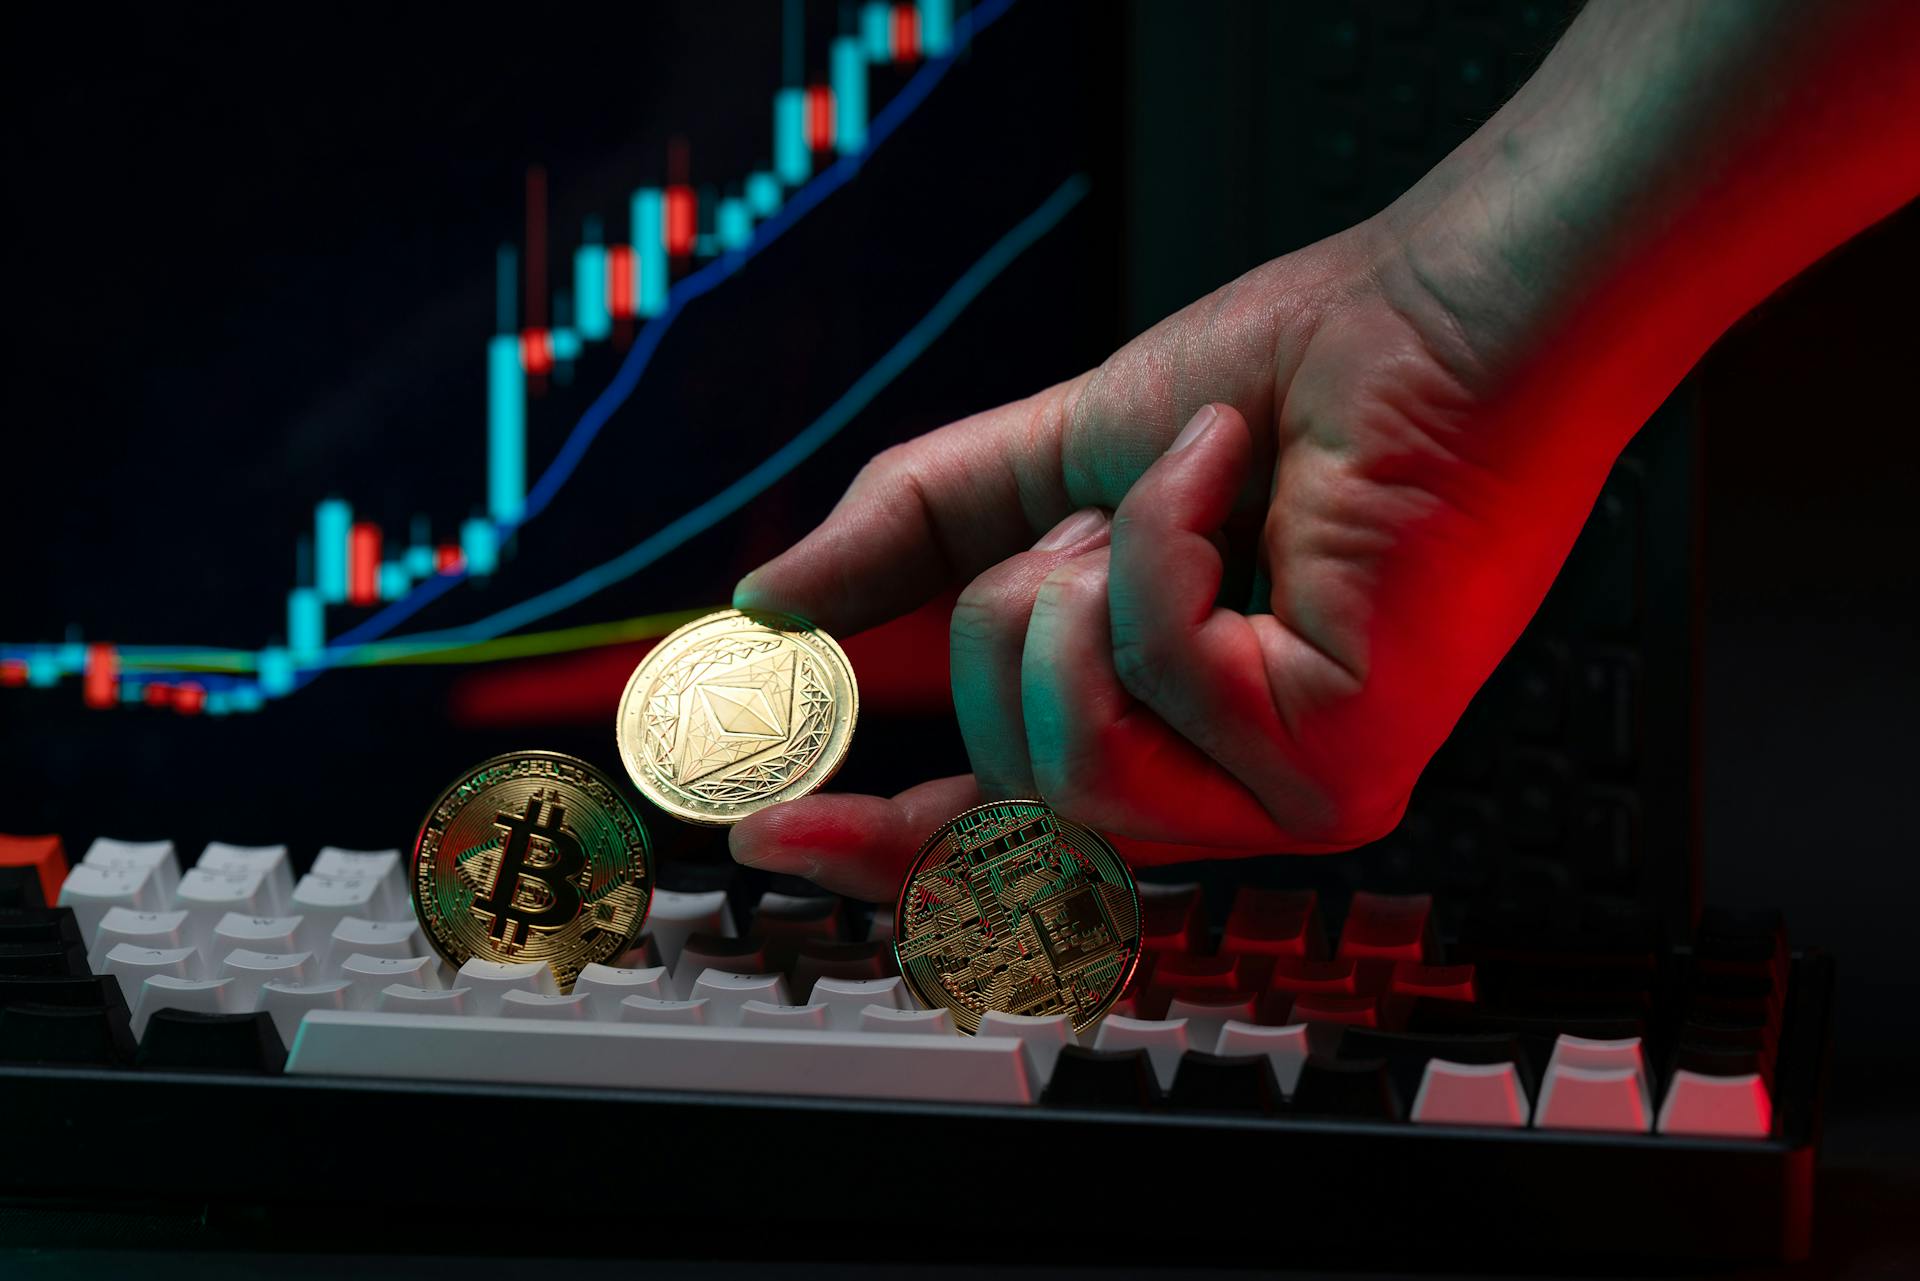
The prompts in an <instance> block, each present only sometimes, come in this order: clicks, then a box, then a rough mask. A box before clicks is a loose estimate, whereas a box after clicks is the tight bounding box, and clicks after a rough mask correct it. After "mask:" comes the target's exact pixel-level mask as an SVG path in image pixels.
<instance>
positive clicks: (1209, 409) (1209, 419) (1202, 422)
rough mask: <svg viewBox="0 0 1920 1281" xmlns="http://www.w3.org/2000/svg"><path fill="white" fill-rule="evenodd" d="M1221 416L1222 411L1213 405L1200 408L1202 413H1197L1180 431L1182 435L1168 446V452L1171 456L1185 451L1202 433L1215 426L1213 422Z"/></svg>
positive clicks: (1176, 437)
mask: <svg viewBox="0 0 1920 1281" xmlns="http://www.w3.org/2000/svg"><path fill="white" fill-rule="evenodd" d="M1219 416H1220V411H1219V410H1217V409H1215V408H1214V407H1213V406H1212V405H1202V406H1200V412H1198V413H1196V414H1195V415H1194V416H1193V418H1192V420H1191V421H1189V422H1188V423H1187V425H1186V426H1185V427H1182V428H1181V429H1180V434H1179V435H1178V436H1175V437H1174V438H1173V443H1172V444H1171V445H1168V446H1167V452H1168V453H1169V454H1171V453H1173V452H1174V451H1175V450H1178V449H1185V448H1186V447H1187V446H1188V445H1191V444H1192V443H1193V442H1194V441H1196V440H1198V439H1200V433H1201V432H1203V431H1205V430H1206V429H1207V428H1209V427H1211V426H1213V420H1214V419H1216V418H1218V417H1219Z"/></svg>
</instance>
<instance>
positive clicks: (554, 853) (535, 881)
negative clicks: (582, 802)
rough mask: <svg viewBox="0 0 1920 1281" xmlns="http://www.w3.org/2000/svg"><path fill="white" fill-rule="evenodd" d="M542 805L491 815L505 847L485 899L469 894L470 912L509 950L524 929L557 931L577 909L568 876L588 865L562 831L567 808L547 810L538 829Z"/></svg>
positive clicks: (577, 899)
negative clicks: (545, 820) (482, 919)
mask: <svg viewBox="0 0 1920 1281" xmlns="http://www.w3.org/2000/svg"><path fill="white" fill-rule="evenodd" d="M542 804H543V802H542V801H541V799H540V798H539V797H537V796H535V797H532V798H530V799H529V800H528V801H527V811H526V813H524V814H496V815H495V816H494V819H493V825H494V826H495V827H497V828H499V829H500V830H501V831H502V832H504V833H506V837H507V847H506V849H504V850H502V851H501V853H500V859H499V862H498V863H497V864H495V867H494V874H493V877H492V884H491V885H490V886H489V887H487V889H486V891H485V894H486V897H484V898H482V897H480V895H479V894H478V893H476V894H475V895H474V900H473V911H474V914H475V915H477V916H484V917H486V918H488V919H489V920H490V921H492V922H493V924H492V925H491V926H490V927H489V928H488V930H487V937H488V938H490V939H492V940H493V941H494V942H495V943H499V944H501V945H502V946H504V947H506V948H507V949H508V950H512V949H513V948H516V947H518V946H519V945H520V940H522V939H524V938H525V937H526V934H527V931H528V930H530V929H533V930H556V929H559V928H560V927H561V926H562V925H565V924H566V923H567V922H568V921H571V920H572V919H573V916H574V913H576V912H578V911H579V910H580V891H579V889H578V888H577V887H576V886H575V885H574V883H573V878H574V877H576V876H578V875H580V873H581V871H582V870H583V869H584V868H585V867H586V865H587V855H586V851H585V850H582V849H581V848H580V842H579V841H578V840H576V839H574V835H573V833H572V832H570V831H568V830H567V827H566V822H567V811H566V807H565V806H562V805H559V804H557V803H556V804H554V805H552V806H551V807H549V808H550V809H551V814H550V816H549V820H548V824H546V825H543V824H542V823H541V822H540V808H541V805H542ZM463 866H464V865H463Z"/></svg>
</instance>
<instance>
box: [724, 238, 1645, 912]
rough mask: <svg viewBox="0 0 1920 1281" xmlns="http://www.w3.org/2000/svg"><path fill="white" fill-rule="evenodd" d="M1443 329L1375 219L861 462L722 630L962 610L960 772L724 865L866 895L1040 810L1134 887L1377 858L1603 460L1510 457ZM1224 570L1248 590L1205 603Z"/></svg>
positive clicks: (1539, 447)
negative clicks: (1216, 873) (994, 803)
mask: <svg viewBox="0 0 1920 1281" xmlns="http://www.w3.org/2000/svg"><path fill="white" fill-rule="evenodd" d="M1446 320H1447V317H1446V316H1445V313H1444V312H1442V311H1441V310H1440V309H1439V308H1438V307H1437V306H1436V305H1435V303H1434V301H1433V299H1431V298H1430V297H1428V296H1426V295H1425V294H1424V293H1423V291H1422V290H1421V288H1420V286H1419V284H1418V282H1417V281H1416V280H1415V279H1414V277H1413V275H1412V274H1411V273H1410V272H1408V271H1407V270H1405V269H1404V264H1403V263H1402V262H1401V260H1400V259H1399V257H1398V255H1397V247H1396V245H1395V243H1394V241H1393V239H1392V236H1391V233H1390V232H1389V231H1388V229H1387V228H1386V227H1385V226H1384V225H1383V224H1381V223H1379V222H1374V223H1368V224H1364V225H1362V226H1361V227H1357V228H1355V229H1353V230H1352V231H1350V232H1348V233H1345V234H1343V235H1341V236H1338V237H1335V238H1333V239H1331V240H1328V241H1324V242H1322V243H1320V244H1318V245H1314V246H1311V247H1309V248H1308V249H1305V250H1302V251H1301V252H1299V253H1295V254H1292V255H1289V256H1287V257H1285V258H1281V259H1279V260H1276V261H1275V262H1272V263H1269V264H1267V265H1266V266H1264V267H1261V268H1259V269H1258V270H1256V271H1254V272H1252V273H1250V274H1248V275H1247V276H1245V277H1243V278H1241V279H1240V280H1238V281H1235V282H1234V283H1232V284H1230V285H1228V286H1226V287H1225V288H1223V289H1221V290H1219V291H1217V292H1216V293H1214V294H1212V295H1210V296H1209V297H1207V298H1204V299H1202V300H1200V301H1199V302H1197V303H1195V304H1194V305H1192V306H1190V307H1188V308H1186V309H1185V310H1183V311H1182V312H1180V313H1178V314H1177V315H1175V316H1173V317H1171V318H1169V319H1168V320H1167V321H1165V322H1163V323H1162V324H1160V325H1159V326H1157V327H1156V328H1154V329H1153V330H1151V331H1150V332H1148V333H1146V334H1144V335H1142V336H1141V337H1140V338H1138V339H1136V340H1135V341H1133V342H1132V343H1129V344H1128V345H1127V346H1125V347H1123V348H1122V349H1121V350H1120V351H1119V352H1117V353H1115V355H1114V356H1112V357H1111V358H1110V359H1108V360H1107V361H1106V362H1105V363H1104V364H1103V365H1102V366H1101V367H1100V368H1099V369H1097V370H1094V371H1092V372H1091V373H1089V374H1087V375H1085V376H1083V377H1081V378H1077V379H1074V380H1072V381H1070V382H1068V383H1064V384H1062V385H1060V386H1058V387H1055V388H1052V389H1050V390H1049V391H1046V392H1043V393H1041V394H1040V395H1037V396H1035V397H1032V398H1030V399H1028V400H1025V401H1021V402H1018V403H1016V404H1012V405H1008V406H1005V407H1003V408H1000V409H997V410H993V411H990V412H987V413H984V414H980V415H976V416H974V417H972V418H969V419H966V420H963V421H961V422H958V423H955V424H953V425H951V426H948V427H945V428H942V429H940V430H938V431H935V432H932V433H929V434H928V435H926V436H923V437H921V438H919V439H917V440H914V441H911V442H908V443H907V444H904V445H901V446H898V447H896V448H894V449H890V450H888V451H886V452H885V453H882V454H881V455H879V456H878V457H877V458H875V459H874V460H873V462H872V463H870V464H869V465H868V466H867V467H866V468H865V469H864V470H863V471H862V472H861V473H860V475H859V476H858V477H857V478H856V479H855V481H854V483H853V485H852V487H851V488H850V489H849V490H848V492H847V494H846V496H845V497H844V498H843V499H842V500H841V502H840V504H839V506H838V507H837V508H836V509H835V510H834V512H833V513H832V515H830V516H829V517H828V519H827V520H826V522H825V523H824V524H822V525H821V527H820V528H819V529H817V530H815V531H814V532H813V533H812V534H810V535H809V536H808V537H807V538H805V539H804V540H802V541H801V542H800V543H799V544H798V545H797V546H795V547H794V548H792V549H791V550H790V551H788V552H786V553H785V554H784V555H782V556H780V557H778V558H777V559H775V560H774V561H772V562H771V563H769V564H768V565H766V566H764V567H762V568H761V569H759V570H757V571H755V572H754V573H753V574H751V575H749V576H748V577H747V578H746V579H745V580H743V582H742V583H741V584H740V587H739V589H738V591H737V593H736V596H735V603H736V604H737V605H740V606H742V607H761V608H771V609H779V610H784V611H787V612H790V613H794V614H798V615H800V616H802V617H805V618H808V619H810V620H812V621H814V622H816V623H818V624H819V625H821V626H823V627H825V628H827V629H828V630H830V631H834V632H839V633H843V634H844V633H849V632H854V631H858V630H860V629H863V628H866V627H869V626H872V625H874V624H876V623H879V622H882V621H885V620H886V619H888V618H890V617H893V616H895V615H898V614H900V613H903V612H905V611H907V610H910V609H913V608H915V607H917V606H919V605H921V604H923V603H924V602H925V601H927V600H929V599H932V598H933V597H935V596H937V595H939V594H941V593H942V592H944V591H947V590H950V589H951V588H952V587H954V586H957V585H959V584H962V583H965V584H967V585H966V587H965V589H964V590H963V591H962V592H961V593H960V597H959V601H958V604H957V605H956V607H955V609H954V612H953V620H952V678H953V691H954V703H955V711H956V714H957V716H958V719H959V723H960V728H961V731H962V734H963V736H964V738H965V741H966V745H967V750H968V755H969V758H970V760H971V762H972V765H973V773H972V774H970V775H963V776H960V777H956V778H949V779H941V780H936V781H933V782H929V783H926V784H923V785H921V786H919V787H915V788H912V789H910V790H908V791H907V792H905V793H902V794H901V795H899V796H897V797H893V798H879V797H868V796H850V795H831V794H827V795H815V796H812V797H807V798H804V799H801V800H798V801H794V802H791V803H788V804H785V805H780V806H775V807H772V808H770V809H767V810H764V811H761V812H760V813H758V814H756V815H754V816H752V817H750V818H748V819H747V820H745V821H744V822H742V823H740V824H739V825H737V826H736V827H735V828H734V829H733V838H732V840H733V851H734V854H735V857H736V858H738V859H740V860H741V861H742V862H746V863H749V864H754V865H758V866H764V867H768V868H772V869H774V870H779V871H788V872H797V873H800V874H802V875H806V876H810V877H812V878H814V879H815V880H817V881H819V882H820V883H821V884H822V885H825V886H827V887H829V888H832V889H836V890H840V891H842V892H846V893H850V894H854V895H857V896H861V897H866V898H871V899H877V900H884V899H888V898H891V897H892V896H893V895H894V894H895V893H897V891H898V887H899V884H900V880H901V877H902V876H903V875H904V872H905V868H906V865H907V863H908V861H909V860H910V859H911V858H912V856H913V853H914V851H915V849H916V848H917V847H918V845H919V844H920V842H921V841H922V840H923V839H924V838H925V837H926V836H927V835H928V834H929V833H931V832H932V830H933V829H934V828H935V827H937V826H938V825H939V823H941V822H942V821H944V820H945V819H946V818H948V817H950V816H951V815H952V814H954V813H956V812H958V811H959V810H961V809H963V808H965V807H966V806H968V805H970V804H973V803H976V802H977V801H978V800H980V799H984V798H986V797H995V796H1038V797H1041V798H1044V799H1045V800H1047V801H1048V802H1049V803H1050V804H1052V805H1053V806H1054V807H1055V808H1056V809H1057V810H1058V811H1059V812H1060V813H1062V814H1063V815H1065V816H1067V817H1069V818H1072V819H1075V820H1077V821H1079V822H1083V823H1086V824H1088V825H1090V826H1093V827H1096V828H1099V829H1101V830H1102V831H1105V832H1107V833H1109V834H1111V835H1113V836H1114V837H1116V838H1117V839H1118V840H1119V842H1120V843H1121V844H1122V845H1123V847H1124V848H1125V851H1126V853H1127V854H1128V856H1129V858H1130V859H1131V860H1132V861H1133V862H1135V863H1136V864H1145V863H1154V862H1164V861H1170V860H1175V859H1179V858H1190V857H1206V856H1213V857H1218V856H1221V855H1223V854H1231V853H1254V852H1269V851H1293V852H1317V851H1327V850H1337V849H1344V848H1348V847H1350V846H1353V845H1356V844H1360V843H1363V842H1365V841H1367V840H1371V839H1373V838H1375V837H1378V836H1380V835H1382V834H1384V833H1385V832H1387V831H1388V830H1390V829H1391V828H1392V826H1393V825H1394V824H1395V823H1396V822H1397V821H1398V819H1399V816H1400V814H1401V811H1402V809H1403V808H1404V806H1405V803H1406V799H1407V795H1408V792H1409V790H1410V789H1411V787H1412V785H1413V783H1414V781H1415V779H1416V778H1417V777H1418V775H1419V773H1420V770H1421V769H1422V767H1423V766H1424V765H1425V764H1426V762H1427V760H1428V759H1429V757H1431V755H1432V754H1433V752H1434V750H1435V749H1436V748H1437V747H1438V746H1439V744H1440V742H1441V740H1442V739H1443V738H1444V737H1445V736H1446V733H1447V731H1448V730H1449V729H1450V728H1451V726H1452V725H1453V723H1454V721H1455V720H1456V719H1457V718H1458V716H1459V714H1460V712H1461V711H1462V710H1463V709H1464V707H1465V706H1466V703H1467V700H1468V699H1469V698H1470V697H1471V695H1472V693H1473V691H1474V690H1475V689H1477V688H1478V686H1479V685H1480V683H1481V682H1482V681H1483V680H1484V679H1485V677H1486V675H1487V674H1488V672H1489V671H1490V670H1491V669H1492V667H1493V665H1494V664H1495V663H1496V662H1497V661H1498V660H1499V658H1500V656H1501V655H1502V654H1503V653H1504V652H1505V651H1506V649H1507V647H1508V646H1509V645H1510V644H1511V643H1512V641H1513V639H1514V637H1515V636H1516V635H1518V633H1519V631H1520V629H1521V628H1522V627H1523V626H1524V624H1525V622H1526V620H1527V618H1528V617H1530V615H1531V614H1532V612H1533V610H1534V608H1535V607H1536V606H1537V604H1538V603H1539V601H1540V599H1541V597H1542V596H1543V595H1544V593H1545V591H1546V589H1547V587H1548V585H1549V584H1550V582H1551V580H1552V577H1553V575H1554V573H1555V571H1556V570H1557V569H1558V567H1559V565H1560V563H1561V561H1562V559H1563V558H1564V557H1565V554H1566V552H1567V550H1568V548H1569V547H1570V546H1571V544H1572V541H1573V539H1574V537H1575V535H1576V534H1577V533H1578V531H1579V528H1580V526H1581V523H1582V521H1583V519H1584V517H1585V514H1586V512H1587V510H1588V509H1589V508H1590V507H1591V505H1592V502H1593V498H1594V495H1595V494H1596V493H1597V491H1598V489H1599V486H1600V484H1601V483H1602V481H1603V480H1604V479H1605V476H1606V471H1607V465H1608V463H1609V462H1610V460H1611V457H1612V452H1613V450H1612V449H1607V448H1604V447H1598V448H1596V447H1593V446H1592V445H1591V443H1587V444H1584V445H1580V446H1577V447H1570V446H1567V445H1565V444H1564V443H1563V444H1561V445H1558V446H1555V445H1553V444H1552V443H1551V442H1549V441H1547V440H1546V439H1545V435H1544V433H1542V434H1541V435H1540V436H1538V437H1534V438H1529V434H1528V432H1527V431H1526V430H1525V428H1526V427H1527V426H1528V424H1525V423H1516V422H1514V421H1511V415H1510V414H1508V413H1506V412H1505V409H1504V407H1503V405H1502V389H1503V385H1504V380H1503V379H1502V378H1501V377H1500V376H1498V375H1495V374H1492V373H1490V372H1489V371H1488V369H1486V368H1485V367H1484V366H1483V365H1482V364H1480V363H1479V362H1478V361H1477V360H1476V359H1475V358H1474V355H1473V353H1472V351H1471V349H1470V348H1468V347H1466V346H1464V345H1463V344H1462V343H1461V342H1460V338H1459V335H1458V334H1457V333H1448V332H1447V331H1446ZM1443 353H1444V354H1443ZM1629 430H1630V429H1629ZM1619 439H1620V440H1621V441H1624V439H1625V436H1624V434H1622V435H1620V437H1619ZM1617 447H1618V446H1617V443H1616V444H1615V445H1614V448H1615V449H1617ZM1109 513H1111V515H1110V517H1109ZM1235 562H1239V563H1244V564H1246V565H1250V566H1253V567H1255V569H1256V573H1255V576H1254V579H1253V584H1252V586H1253V591H1252V593H1251V594H1250V595H1249V594H1247V586H1248V585H1247V583H1246V581H1245V580H1244V579H1243V580H1242V582H1241V584H1240V586H1241V589H1242V595H1241V596H1240V598H1239V599H1235V600H1223V599H1221V598H1220V592H1221V588H1222V583H1223V579H1224V578H1225V577H1226V576H1227V570H1228V567H1229V565H1230V564H1233V563H1235Z"/></svg>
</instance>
